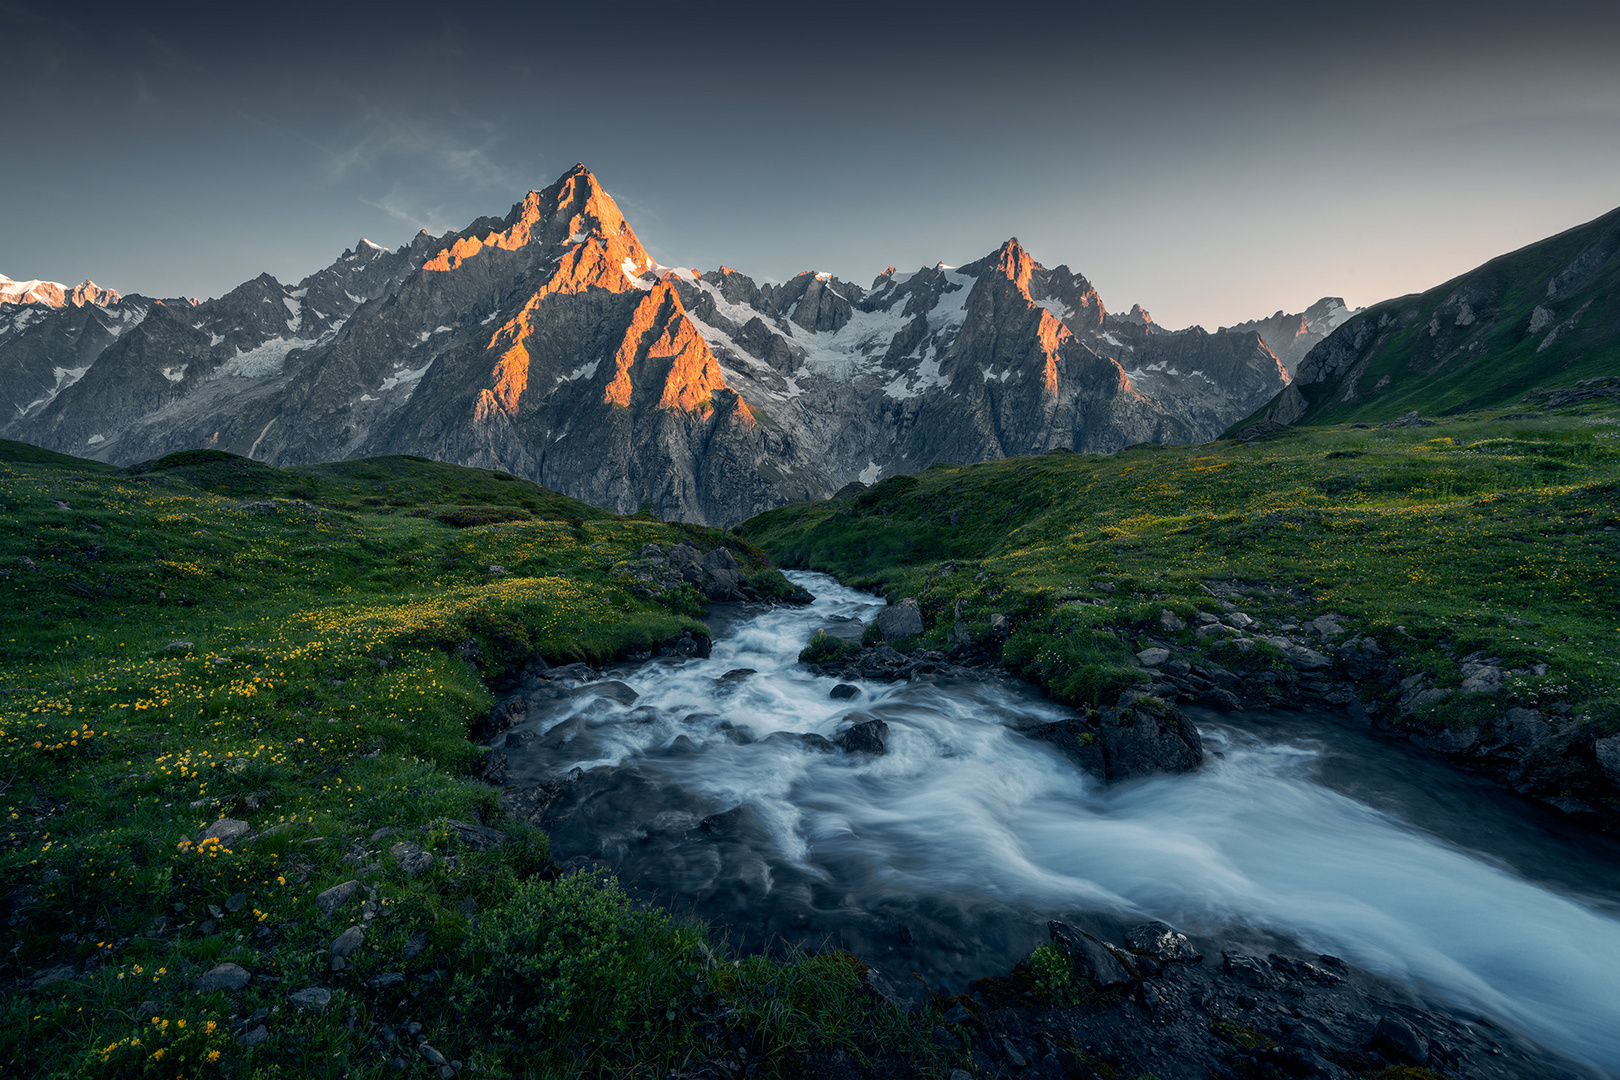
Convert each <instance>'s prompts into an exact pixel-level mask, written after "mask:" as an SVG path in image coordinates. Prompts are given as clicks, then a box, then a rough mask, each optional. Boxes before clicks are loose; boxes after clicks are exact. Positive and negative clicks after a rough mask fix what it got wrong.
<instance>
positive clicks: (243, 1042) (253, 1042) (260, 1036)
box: [236, 1024, 270, 1050]
mask: <svg viewBox="0 0 1620 1080" xmlns="http://www.w3.org/2000/svg"><path fill="white" fill-rule="evenodd" d="M269 1037H270V1029H269V1028H267V1027H265V1026H264V1025H263V1024H260V1025H259V1026H258V1027H256V1028H254V1029H253V1030H252V1031H249V1032H247V1033H246V1034H244V1035H241V1036H239V1037H238V1038H237V1040H236V1042H237V1045H239V1046H241V1047H242V1048H243V1049H245V1050H250V1049H252V1048H253V1047H255V1046H258V1045H259V1044H260V1043H262V1042H264V1041H265V1040H266V1039H268V1038H269Z"/></svg>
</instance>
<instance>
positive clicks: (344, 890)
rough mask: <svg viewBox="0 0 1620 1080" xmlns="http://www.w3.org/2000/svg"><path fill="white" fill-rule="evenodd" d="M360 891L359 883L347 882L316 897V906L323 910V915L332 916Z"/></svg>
mask: <svg viewBox="0 0 1620 1080" xmlns="http://www.w3.org/2000/svg"><path fill="white" fill-rule="evenodd" d="M359 891H360V883H359V882H358V881H345V882H344V883H343V884H341V885H334V886H332V887H331V888H330V889H327V890H326V891H325V892H322V893H319V894H317V895H316V897H315V906H316V907H318V908H320V909H321V914H322V915H330V914H332V912H334V911H336V910H337V909H338V908H339V907H341V906H342V905H343V903H344V901H346V900H348V899H349V897H351V896H353V895H354V894H355V893H357V892H359Z"/></svg>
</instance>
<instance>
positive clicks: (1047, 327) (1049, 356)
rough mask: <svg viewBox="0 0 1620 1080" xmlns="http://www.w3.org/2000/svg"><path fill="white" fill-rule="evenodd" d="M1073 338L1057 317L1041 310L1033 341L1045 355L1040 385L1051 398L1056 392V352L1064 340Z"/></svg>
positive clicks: (1043, 309)
mask: <svg viewBox="0 0 1620 1080" xmlns="http://www.w3.org/2000/svg"><path fill="white" fill-rule="evenodd" d="M1073 336H1074V335H1073V334H1071V333H1069V328H1068V327H1067V326H1064V325H1063V324H1062V323H1061V322H1059V321H1058V319H1057V316H1055V315H1053V314H1052V313H1051V312H1050V311H1047V310H1046V309H1045V308H1042V309H1041V324H1040V326H1039V327H1037V328H1036V330H1035V340H1036V342H1037V343H1039V345H1040V348H1041V352H1042V353H1044V354H1045V355H1046V363H1045V365H1044V366H1043V369H1042V372H1043V379H1044V382H1043V383H1042V385H1043V386H1044V387H1045V388H1046V392H1047V393H1048V394H1051V395H1052V396H1053V397H1056V396H1057V392H1058V371H1057V361H1058V350H1059V349H1060V348H1062V346H1063V342H1064V341H1065V340H1067V339H1069V338H1072V337H1073Z"/></svg>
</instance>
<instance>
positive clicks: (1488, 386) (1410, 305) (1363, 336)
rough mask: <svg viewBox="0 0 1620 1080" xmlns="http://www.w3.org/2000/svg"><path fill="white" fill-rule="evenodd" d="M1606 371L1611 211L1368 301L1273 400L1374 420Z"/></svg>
mask: <svg viewBox="0 0 1620 1080" xmlns="http://www.w3.org/2000/svg"><path fill="white" fill-rule="evenodd" d="M1606 376H1620V210H1615V211H1613V212H1611V213H1608V214H1605V215H1604V216H1603V217H1600V218H1598V219H1597V220H1595V221H1591V222H1588V223H1587V224H1585V225H1581V226H1578V227H1577V228H1573V229H1570V230H1568V231H1566V232H1563V233H1560V234H1558V235H1557V236H1553V237H1550V238H1548V239H1546V240H1542V241H1539V242H1537V243H1534V244H1531V245H1529V246H1527V247H1524V248H1520V249H1519V250H1518V251H1514V252H1511V253H1509V254H1507V255H1503V256H1501V257H1499V258H1496V259H1492V260H1491V261H1490V262H1488V263H1486V264H1484V265H1483V266H1480V267H1478V268H1477V269H1474V270H1471V271H1469V272H1468V273H1466V274H1463V275H1462V276H1460V277H1457V278H1454V279H1452V280H1451V281H1448V282H1446V283H1444V284H1443V285H1439V286H1437V287H1435V288H1433V289H1430V290H1428V291H1427V292H1424V293H1421V294H1418V295H1415V296H1404V297H1400V298H1398V299H1394V300H1386V301H1384V302H1383V303H1381V304H1376V305H1374V306H1372V307H1370V308H1368V309H1367V310H1366V311H1364V312H1362V313H1361V314H1360V315H1358V316H1356V317H1355V318H1353V319H1351V320H1350V321H1349V322H1347V323H1345V324H1344V325H1343V326H1341V327H1339V329H1338V330H1336V331H1335V332H1334V333H1333V334H1331V335H1329V337H1328V338H1327V339H1326V340H1324V341H1322V342H1320V343H1318V344H1317V346H1316V347H1315V348H1313V349H1312V350H1311V352H1310V354H1309V355H1307V356H1306V358H1305V359H1304V360H1303V361H1302V362H1301V364H1300V367H1299V371H1298V373H1297V375H1296V380H1295V384H1294V387H1293V388H1291V389H1290V390H1284V391H1283V392H1282V395H1280V396H1279V401H1283V400H1287V399H1290V398H1291V396H1292V395H1293V394H1294V393H1295V392H1296V391H1297V392H1298V394H1300V395H1302V396H1303V402H1304V412H1303V415H1299V416H1297V417H1295V416H1293V415H1292V414H1293V413H1295V412H1297V407H1294V408H1288V409H1285V413H1286V414H1287V415H1285V416H1284V417H1283V422H1285V423H1296V424H1344V423H1355V422H1363V423H1381V422H1384V421H1388V420H1391V419H1393V418H1395V417H1398V416H1401V415H1403V414H1405V413H1408V412H1411V411H1413V410H1416V411H1417V412H1419V413H1421V414H1423V415H1425V416H1436V415H1454V414H1458V413H1462V412H1467V411H1470V410H1479V409H1487V408H1494V407H1504V406H1510V405H1523V406H1528V407H1536V406H1537V404H1538V400H1544V398H1541V399H1538V398H1537V397H1531V398H1528V399H1527V398H1526V395H1527V394H1529V393H1530V392H1531V391H1533V390H1536V389H1538V388H1545V389H1554V388H1569V387H1575V386H1577V384H1579V383H1581V382H1582V381H1584V380H1590V379H1594V378H1602V377H1606ZM1615 385H1616V386H1617V387H1620V383H1617V384H1615ZM1277 404H1278V402H1277V401H1274V402H1273V403H1271V404H1268V405H1267V406H1266V407H1265V408H1263V409H1261V410H1259V411H1258V412H1257V413H1256V414H1255V415H1254V416H1253V417H1250V418H1249V419H1248V420H1245V421H1243V422H1242V423H1240V424H1238V425H1235V426H1234V428H1233V429H1232V430H1233V432H1236V431H1238V430H1240V429H1242V428H1244V427H1246V426H1248V425H1249V424H1251V423H1253V422H1254V421H1255V420H1257V419H1259V418H1261V417H1263V416H1266V415H1267V414H1268V413H1270V412H1271V411H1272V410H1273V408H1274V407H1275V406H1276V405H1277ZM1229 434H1230V432H1229Z"/></svg>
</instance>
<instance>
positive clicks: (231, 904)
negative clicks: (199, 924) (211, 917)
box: [225, 892, 247, 915]
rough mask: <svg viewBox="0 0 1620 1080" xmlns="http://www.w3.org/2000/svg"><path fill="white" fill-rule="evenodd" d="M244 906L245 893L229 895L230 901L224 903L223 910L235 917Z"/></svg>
mask: <svg viewBox="0 0 1620 1080" xmlns="http://www.w3.org/2000/svg"><path fill="white" fill-rule="evenodd" d="M246 906H247V893H244V892H239V893H231V897H230V899H229V900H226V901H225V910H226V911H228V912H230V913H231V914H232V915H235V914H236V913H237V912H238V911H241V910H242V909H243V908H244V907H246Z"/></svg>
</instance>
